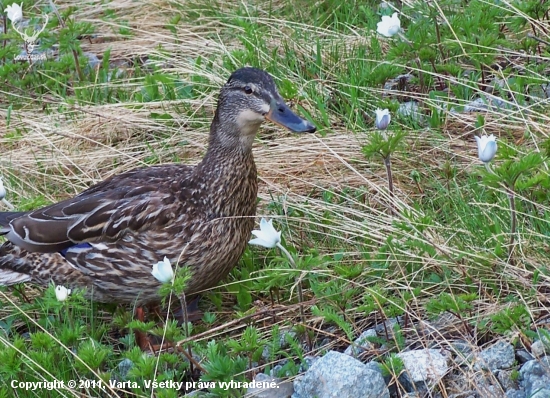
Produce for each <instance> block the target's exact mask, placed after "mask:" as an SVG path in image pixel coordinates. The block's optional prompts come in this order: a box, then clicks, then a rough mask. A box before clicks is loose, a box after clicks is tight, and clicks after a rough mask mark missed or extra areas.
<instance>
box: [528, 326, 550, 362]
mask: <svg viewBox="0 0 550 398" xmlns="http://www.w3.org/2000/svg"><path fill="white" fill-rule="evenodd" d="M547 333H548V332H545V333H544V334H542V335H540V340H537V341H535V342H534V343H533V344H531V354H533V356H534V357H535V358H539V357H542V356H545V355H546V354H548V353H550V341H549V339H548V337H547V336H546V334H547Z"/></svg>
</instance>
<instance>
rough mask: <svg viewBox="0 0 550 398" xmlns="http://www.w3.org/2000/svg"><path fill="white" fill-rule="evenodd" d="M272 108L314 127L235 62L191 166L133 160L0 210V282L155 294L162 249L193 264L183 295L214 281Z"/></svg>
mask: <svg viewBox="0 0 550 398" xmlns="http://www.w3.org/2000/svg"><path fill="white" fill-rule="evenodd" d="M249 87H253V88H254V92H253V95H250V94H251V93H250V92H249V90H248V88H249ZM274 107H275V108H276V109H277V110H278V112H279V113H280V115H278V116H277V115H275V116H276V117H278V118H279V119H280V118H281V117H284V118H287V119H285V120H288V127H289V128H290V129H293V130H295V131H314V130H315V127H314V126H313V125H311V124H309V123H308V122H307V121H304V120H302V119H300V118H298V117H297V116H296V115H294V114H293V113H292V112H291V111H290V110H288V108H287V107H286V105H284V102H283V101H282V99H281V98H280V96H279V94H278V93H277V91H276V88H275V85H274V83H273V81H272V79H271V77H270V76H269V75H268V74H267V73H265V72H263V71H260V70H257V69H253V68H243V69H240V70H238V71H236V72H235V73H234V74H233V75H232V76H231V78H230V79H229V80H228V82H227V83H226V85H225V86H224V87H223V88H222V90H221V93H220V97H219V99H218V108H217V110H216V114H215V116H214V120H213V122H212V126H211V129H210V144H209V147H208V151H207V153H206V154H205V156H204V158H203V160H202V161H201V162H200V163H199V164H198V165H197V166H194V167H192V166H187V165H178V164H170V165H160V166H154V167H148V168H142V169H135V170H132V171H129V172H127V173H123V174H120V175H117V176H114V177H111V178H109V179H107V180H105V181H103V182H101V183H99V184H97V185H94V186H92V187H90V188H88V189H87V190H85V191H84V192H82V193H81V194H79V195H77V196H75V197H74V198H70V199H67V200H64V201H62V202H59V203H55V204H52V205H50V206H47V207H44V208H42V209H38V210H35V211H31V212H27V213H21V212H11V213H0V226H1V229H0V233H4V234H5V235H6V237H7V239H8V242H6V243H5V244H4V245H2V246H1V247H0V285H1V284H3V285H9V284H12V283H19V282H22V281H30V282H33V283H37V284H42V285H47V284H48V283H50V282H51V281H53V282H54V283H55V284H56V285H64V286H66V287H70V288H73V289H74V288H87V294H88V295H90V296H91V297H92V298H94V299H95V300H97V301H116V302H126V303H130V302H134V303H138V304H144V303H149V302H156V301H158V299H159V296H158V289H159V287H160V285H161V284H160V282H158V281H157V280H156V279H155V278H154V277H153V276H152V274H151V271H152V267H153V265H154V264H156V263H157V262H158V261H161V260H162V259H163V258H164V257H167V258H168V259H169V260H170V262H171V263H172V264H176V263H178V264H179V265H181V266H187V267H189V268H190V269H191V271H192V278H191V280H190V281H189V283H188V285H187V289H186V292H187V293H188V294H193V293H196V292H199V291H201V290H204V289H207V288H210V287H212V286H214V285H216V284H217V283H218V282H219V281H220V280H221V279H223V278H224V277H225V276H226V275H227V274H228V273H229V271H230V270H231V268H233V267H234V266H235V265H236V263H237V261H238V260H239V258H240V257H241V255H242V253H243V251H244V250H245V247H246V244H247V241H248V239H249V237H250V231H251V230H252V228H253V225H254V216H255V213H256V197H257V190H258V186H257V173H256V166H255V164H254V158H253V156H252V142H253V138H254V135H255V133H256V131H257V130H258V128H259V126H260V124H261V122H262V121H263V120H264V117H268V116H270V114H271V112H272V111H273V108H274ZM268 112H269V114H268ZM285 112H286V113H285ZM279 119H277V120H276V121H277V122H280V120H279ZM281 120H282V119H281ZM280 123H281V124H282V122H280ZM83 243H87V244H83ZM62 250H66V252H65V253H64V255H62V254H61V253H60V252H61V251H62Z"/></svg>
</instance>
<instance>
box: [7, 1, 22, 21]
mask: <svg viewBox="0 0 550 398" xmlns="http://www.w3.org/2000/svg"><path fill="white" fill-rule="evenodd" d="M6 13H7V14H8V19H9V20H10V21H11V22H12V23H16V22H17V21H19V20H21V19H23V3H21V5H19V4H16V3H13V4H12V5H11V6H7V7H6Z"/></svg>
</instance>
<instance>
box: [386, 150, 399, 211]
mask: <svg viewBox="0 0 550 398" xmlns="http://www.w3.org/2000/svg"><path fill="white" fill-rule="evenodd" d="M384 166H386V175H387V177H388V190H389V191H390V201H391V203H390V210H391V212H392V214H395V213H397V211H396V210H395V206H394V203H393V200H394V197H395V195H394V193H393V176H392V173H391V159H390V155H388V156H385V157H384Z"/></svg>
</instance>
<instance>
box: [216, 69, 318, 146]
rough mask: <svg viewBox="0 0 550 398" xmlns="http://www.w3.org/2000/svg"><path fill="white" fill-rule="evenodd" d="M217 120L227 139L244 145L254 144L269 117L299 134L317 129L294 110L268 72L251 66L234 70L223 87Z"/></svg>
mask: <svg viewBox="0 0 550 398" xmlns="http://www.w3.org/2000/svg"><path fill="white" fill-rule="evenodd" d="M216 119H217V122H218V124H219V126H218V127H217V129H218V130H221V131H222V132H224V133H225V134H224V133H222V134H223V135H225V137H224V138H225V139H231V138H233V139H234V138H238V139H239V141H240V142H241V144H244V143H248V142H250V144H251V141H252V140H253V138H254V135H255V134H256V132H257V131H258V128H259V127H260V125H261V124H262V122H264V121H265V120H269V121H271V122H273V123H275V124H278V125H280V126H283V127H286V128H287V129H289V130H290V131H293V132H295V133H313V132H314V131H315V129H316V127H315V126H314V125H313V124H311V123H310V122H309V121H307V120H305V119H302V118H301V117H299V116H298V115H296V114H295V113H294V112H293V111H291V110H290V108H289V107H288V105H287V104H285V102H284V100H283V99H282V97H281V95H280V94H279V92H278V91H277V87H276V86H275V82H274V81H273V78H272V77H271V76H270V75H269V74H268V73H267V72H264V71H263V70H261V69H256V68H250V67H246V68H241V69H238V70H236V71H235V72H233V73H232V74H231V76H230V77H229V80H228V81H227V83H226V84H225V85H224V86H223V87H222V89H221V92H220V96H219V99H218V109H217V111H216ZM229 126H232V128H229ZM218 133H219V131H218ZM235 135H238V137H235Z"/></svg>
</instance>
